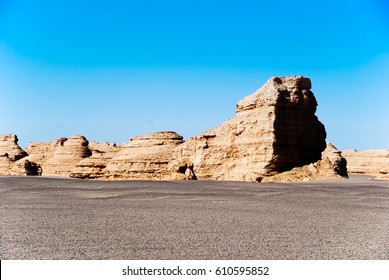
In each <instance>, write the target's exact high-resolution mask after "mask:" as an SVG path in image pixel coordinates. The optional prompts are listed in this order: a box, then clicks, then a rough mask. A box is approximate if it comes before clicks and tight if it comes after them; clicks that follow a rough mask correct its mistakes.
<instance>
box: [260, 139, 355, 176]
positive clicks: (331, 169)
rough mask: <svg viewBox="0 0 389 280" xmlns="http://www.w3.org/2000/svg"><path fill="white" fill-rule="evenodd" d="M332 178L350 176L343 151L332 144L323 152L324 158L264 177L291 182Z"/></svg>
mask: <svg viewBox="0 0 389 280" xmlns="http://www.w3.org/2000/svg"><path fill="white" fill-rule="evenodd" d="M332 178H348V174H347V162H346V159H345V158H344V157H343V156H342V152H341V151H339V150H338V149H336V147H335V146H334V145H332V144H330V143H329V144H327V148H326V149H325V150H324V151H323V153H322V159H320V160H318V161H317V162H315V163H311V164H308V165H304V166H301V167H295V168H293V169H292V170H289V171H285V172H281V173H279V174H276V175H273V176H267V177H264V178H263V180H262V182H263V183H289V182H299V181H312V180H325V179H332Z"/></svg>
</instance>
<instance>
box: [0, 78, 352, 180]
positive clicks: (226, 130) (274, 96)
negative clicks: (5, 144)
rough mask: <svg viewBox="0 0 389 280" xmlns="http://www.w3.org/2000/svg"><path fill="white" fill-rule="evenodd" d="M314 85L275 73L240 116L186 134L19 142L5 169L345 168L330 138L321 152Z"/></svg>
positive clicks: (249, 174) (148, 175)
mask: <svg viewBox="0 0 389 280" xmlns="http://www.w3.org/2000/svg"><path fill="white" fill-rule="evenodd" d="M310 89H311V81H310V80H309V79H308V78H305V77H301V76H290V77H274V78H271V79H269V80H268V81H267V82H266V84H265V85H264V86H263V87H261V88H260V89H258V90H257V91H256V92H254V93H253V94H251V95H249V96H247V97H245V98H244V99H242V100H241V101H240V102H238V103H237V105H236V116H235V117H233V118H231V119H230V120H228V121H226V122H225V123H223V124H221V125H220V126H218V127H216V128H213V129H210V130H208V131H206V132H204V133H202V134H201V135H199V136H196V137H192V138H190V139H189V140H188V141H186V142H184V141H183V138H182V136H180V135H179V134H177V133H175V132H156V133H151V134H146V135H142V136H137V137H134V138H133V139H131V140H130V141H129V142H127V143H125V144H123V145H121V146H119V147H116V145H111V144H108V143H98V142H88V141H87V140H86V139H85V137H83V136H73V137H69V138H58V139H56V140H55V141H53V142H45V143H31V144H30V145H29V146H28V147H27V148H26V151H27V152H28V154H29V155H28V156H27V157H25V156H26V154H23V153H22V154H20V155H19V154H18V153H16V150H15V151H14V153H13V154H12V157H14V159H17V157H20V156H22V155H23V156H24V157H25V158H23V160H24V161H21V160H17V162H16V163H15V162H13V160H12V159H11V158H10V157H9V154H7V155H6V156H3V158H0V160H1V161H0V162H1V164H2V166H3V167H1V166H0V170H1V168H3V169H7V170H9V169H10V168H11V169H12V168H13V169H12V170H14V171H15V172H24V171H23V170H26V168H27V169H29V170H31V171H32V173H34V174H35V173H38V174H39V173H41V174H42V175H58V176H71V177H74V178H86V179H109V180H110V179H131V180H137V179H139V180H182V179H200V180H207V179H209V180H238V181H258V182H260V181H263V182H264V181H271V180H273V181H276V180H281V179H274V178H281V177H280V176H279V177H276V176H277V174H279V173H282V172H284V173H283V174H284V175H283V176H284V177H285V176H286V177H287V178H289V179H288V180H300V179H301V178H302V176H305V177H309V178H312V179H314V178H319V177H320V178H321V177H324V176H338V175H342V176H347V171H346V168H345V164H346V163H345V161H344V159H343V158H342V157H341V154H340V152H339V151H337V150H336V148H335V147H333V146H331V145H329V146H328V147H327V150H326V152H325V153H324V154H323V159H322V151H323V150H324V149H325V148H326V142H325V138H326V132H325V128H324V126H323V124H322V123H321V122H320V121H319V120H318V119H317V117H316V115H315V112H316V107H317V102H316V99H315V97H314V95H313V93H312V92H311V90H310ZM15 137H16V136H15ZM11 142H12V141H11ZM14 143H15V141H14ZM0 151H1V150H0ZM19 152H20V151H19ZM4 155H5V154H4ZM15 156H16V157H15ZM296 168H297V169H296ZM297 171H298V172H297ZM285 172H289V173H285ZM296 172H297V173H296ZM304 172H305V173H304ZM26 173H27V172H26ZM303 173H304V174H305V175H302V174H303ZM296 174H297V175H296ZM305 177H304V178H305ZM271 178H273V179H271ZM304 178H303V179H304ZM288 180H287V181H288Z"/></svg>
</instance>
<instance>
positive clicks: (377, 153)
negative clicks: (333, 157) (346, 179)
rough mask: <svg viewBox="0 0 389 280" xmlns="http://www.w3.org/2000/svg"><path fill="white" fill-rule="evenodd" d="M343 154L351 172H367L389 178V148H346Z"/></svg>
mask: <svg viewBox="0 0 389 280" xmlns="http://www.w3.org/2000/svg"><path fill="white" fill-rule="evenodd" d="M342 155H343V156H344V157H345V158H346V159H347V169H348V171H349V172H350V173H357V174H366V175H372V176H375V177H378V178H379V179H389V150H366V151H363V152H357V151H356V150H345V151H343V152H342Z"/></svg>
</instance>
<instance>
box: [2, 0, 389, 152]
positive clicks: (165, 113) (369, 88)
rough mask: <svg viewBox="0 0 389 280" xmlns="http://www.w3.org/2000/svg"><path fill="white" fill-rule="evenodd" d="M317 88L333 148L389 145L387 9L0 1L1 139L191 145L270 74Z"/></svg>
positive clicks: (380, 3)
mask: <svg viewBox="0 0 389 280" xmlns="http://www.w3.org/2000/svg"><path fill="white" fill-rule="evenodd" d="M277 75H304V76H308V77H310V78H311V80H312V83H313V88H312V91H313V92H314V93H315V95H316V98H317V99H318V102H319V107H318V112H317V115H318V117H319V119H320V120H321V121H322V122H323V123H324V124H325V126H326V130H327V134H328V137H327V140H328V141H330V142H332V143H334V144H335V145H336V146H337V147H338V148H340V149H346V148H353V149H357V150H364V149H383V148H385V149H388V148H389V141H388V139H389V129H388V128H389V127H388V120H389V109H388V108H389V106H388V104H389V83H388V80H389V4H388V3H387V2H386V1H384V0H373V1H372V0H370V1H367V0H366V1H365V0H354V1H333V0H327V1H298V0H297V1H290V0H289V1H283V0H279V1H253V0H240V1H228V0H227V1H212V0H207V1H205V0H196V1H170V0H165V1H155V0H143V1H116V0H111V1H86V0H85V1H82V0H78V1H72V0H68V1H61V0H58V1H49V0H46V1H43V0H34V1H28V0H24V1H18V0H14V1H7V0H0V104H1V110H0V133H1V134H3V133H15V134H17V135H18V137H19V139H20V141H19V143H20V144H21V146H23V147H24V146H26V145H27V144H28V142H30V141H34V142H36V141H51V140H53V139H54V138H57V137H61V136H71V135H75V134H81V135H84V136H86V137H87V138H88V139H89V140H97V141H108V142H112V141H115V142H117V143H118V144H121V143H123V142H126V141H128V140H129V139H130V138H131V137H134V136H136V135H140V134H144V133H149V132H154V131H163V130H173V131H176V132H178V133H180V134H182V135H183V136H184V137H185V138H188V137H190V136H194V135H197V134H199V133H201V132H203V131H205V130H207V129H209V128H212V127H215V126H217V125H219V124H220V123H222V122H224V121H225V120H227V119H228V118H230V117H232V116H233V115H234V110H235V103H236V102H237V101H239V100H240V99H241V98H243V97H244V96H246V95H248V94H250V93H252V92H253V91H255V90H256V89H257V88H259V87H260V86H261V85H262V84H263V83H265V82H266V80H267V79H268V78H269V77H271V76H277Z"/></svg>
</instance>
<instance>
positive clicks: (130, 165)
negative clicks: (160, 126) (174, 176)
mask: <svg viewBox="0 0 389 280" xmlns="http://www.w3.org/2000/svg"><path fill="white" fill-rule="evenodd" d="M182 139H183V138H182V136H181V135H179V134H177V133H175V132H171V131H168V132H156V133H151V134H146V135H142V136H137V137H135V138H133V139H131V140H130V141H128V142H127V143H125V144H123V145H121V146H120V148H121V150H120V151H119V152H118V153H117V154H116V155H115V156H114V157H113V158H112V160H110V161H109V162H108V164H107V167H106V168H105V170H104V177H105V178H106V179H132V180H136V179H139V180H167V179H170V178H171V171H170V170H169V169H168V163H169V162H170V161H171V157H172V152H173V150H174V149H175V148H177V146H178V145H180V144H182V143H183V142H184V141H183V140H182Z"/></svg>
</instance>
